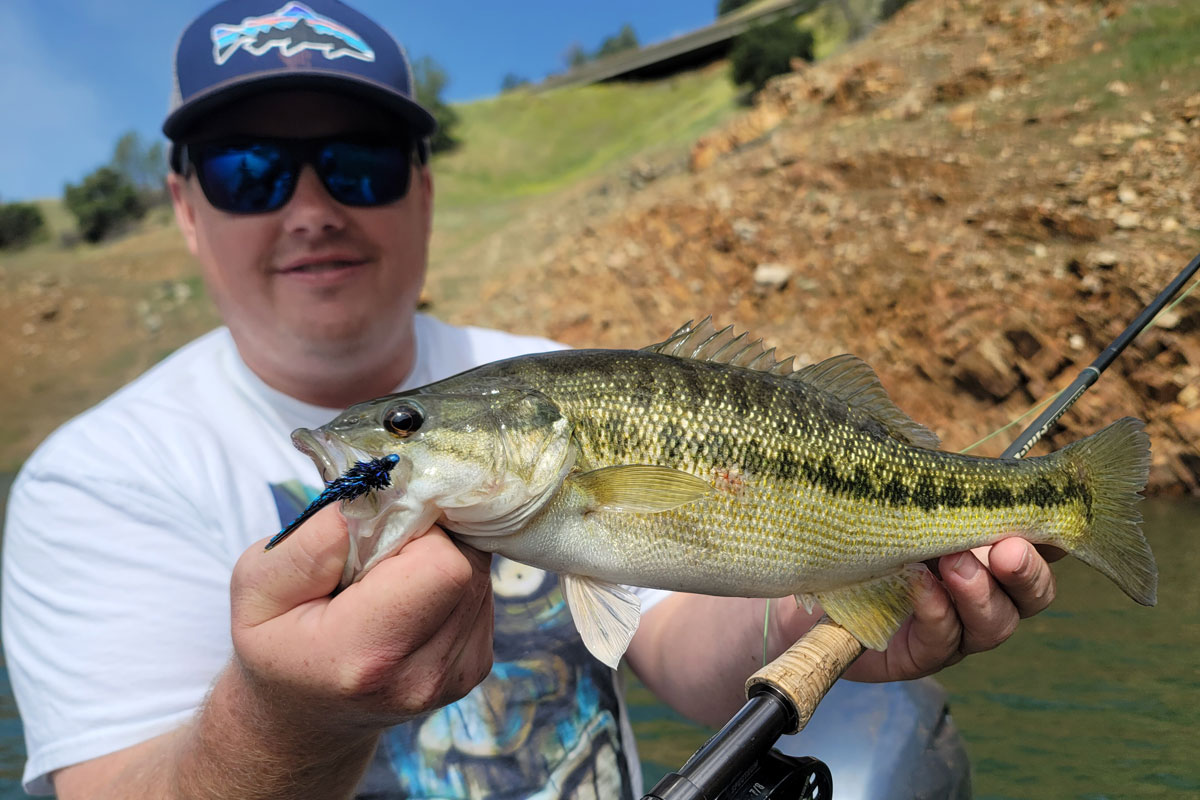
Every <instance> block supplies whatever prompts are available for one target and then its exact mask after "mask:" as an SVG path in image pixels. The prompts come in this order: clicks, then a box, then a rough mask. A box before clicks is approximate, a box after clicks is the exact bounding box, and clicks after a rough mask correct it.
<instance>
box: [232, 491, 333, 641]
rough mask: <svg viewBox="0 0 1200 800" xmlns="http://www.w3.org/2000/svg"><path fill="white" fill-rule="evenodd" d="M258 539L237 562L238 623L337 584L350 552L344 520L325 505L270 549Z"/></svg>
mask: <svg viewBox="0 0 1200 800" xmlns="http://www.w3.org/2000/svg"><path fill="white" fill-rule="evenodd" d="M266 541H267V540H266V539H263V540H261V541H258V542H255V543H254V544H253V545H251V546H250V549H249V550H247V551H246V552H245V553H243V554H242V556H241V558H239V559H238V563H237V566H235V567H234V568H233V577H232V579H231V582H230V594H231V601H232V604H233V615H234V619H235V621H236V622H237V623H239V624H241V625H249V626H254V625H258V624H261V623H263V622H266V621H267V620H270V619H274V618H275V617H278V616H282V615H283V614H286V613H287V612H289V611H291V610H292V609H294V608H297V607H298V606H301V605H303V604H305V603H307V602H309V601H311V600H316V599H318V598H323V597H328V596H329V595H330V594H331V593H332V592H333V590H334V589H336V588H337V584H338V580H339V579H341V577H342V568H343V567H344V566H345V564H346V558H347V557H348V555H349V552H350V537H349V534H348V533H347V530H346V520H345V518H343V517H342V515H341V513H340V511H339V510H338V509H337V508H336V507H332V506H330V507H326V508H323V509H321V510H320V511H318V512H317V513H316V514H314V515H313V517H312V518H311V519H309V520H308V521H307V522H305V523H304V524H303V525H301V526H300V527H299V528H297V529H296V530H295V531H294V532H293V533H292V534H291V536H289V537H288V538H287V539H284V540H283V541H282V542H280V543H279V544H278V545H277V546H276V547H275V548H273V549H271V550H264V549H263V547H264V545H265V544H266Z"/></svg>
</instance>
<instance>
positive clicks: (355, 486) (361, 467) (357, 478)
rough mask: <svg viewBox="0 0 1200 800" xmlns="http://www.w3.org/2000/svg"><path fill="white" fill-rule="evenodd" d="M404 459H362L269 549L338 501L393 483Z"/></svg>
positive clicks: (330, 485)
mask: <svg viewBox="0 0 1200 800" xmlns="http://www.w3.org/2000/svg"><path fill="white" fill-rule="evenodd" d="M399 462H400V456H398V455H396V454H395V453H392V454H390V455H386V456H384V457H383V458H373V459H371V460H370V461H359V462H358V463H357V464H355V465H354V466H352V467H350V468H349V469H348V470H346V471H345V472H343V473H342V474H341V475H339V476H338V477H337V478H334V479H333V480H331V481H329V482H328V483H327V484H325V491H323V492H321V494H319V495H318V496H317V498H316V499H315V500H313V501H312V502H311V503H309V504H308V508H306V509H304V510H303V511H301V512H300V516H298V517H296V518H295V519H294V520H292V522H291V524H290V525H288V526H287V527H286V528H284V529H283V530H281V531H280V532H279V533H277V534H275V535H274V536H272V537H271V541H269V542H267V546H266V548H264V549H266V550H270V549H271V548H272V547H274V546H275V545H277V544H279V543H280V542H282V541H283V540H284V539H286V538H287V537H288V536H289V535H290V534H291V533H292V531H294V530H296V528H299V527H300V526H301V525H302V524H304V522H305V521H307V520H308V518H309V517H311V516H312V515H313V514H315V513H317V512H318V511H320V510H321V509H322V508H324V507H325V506H327V505H329V504H330V503H333V502H335V501H337V500H353V499H354V498H356V497H361V496H362V495H364V494H366V493H367V492H370V491H373V490H375V489H386V488H387V487H388V486H390V485H391V483H392V475H391V473H392V468H393V467H395V466H396V464H398V463H399Z"/></svg>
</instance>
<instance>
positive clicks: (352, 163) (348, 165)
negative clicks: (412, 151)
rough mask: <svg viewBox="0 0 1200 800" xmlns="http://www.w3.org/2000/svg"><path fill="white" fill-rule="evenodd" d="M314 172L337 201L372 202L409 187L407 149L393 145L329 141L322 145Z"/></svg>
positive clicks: (398, 195) (392, 196)
mask: <svg viewBox="0 0 1200 800" xmlns="http://www.w3.org/2000/svg"><path fill="white" fill-rule="evenodd" d="M316 166H317V173H318V174H319V175H320V176H321V180H322V181H324V183H325V188H326V189H328V190H329V193H330V194H331V195H332V196H333V197H334V199H336V200H337V201H338V202H339V203H344V204H346V205H348V206H375V205H383V204H385V203H391V202H394V201H396V200H399V199H400V198H401V197H403V196H404V194H405V193H406V192H407V191H408V177H409V159H408V151H407V150H406V149H405V148H403V147H398V146H395V145H370V144H361V143H355V142H330V143H329V144H327V145H325V146H324V147H322V148H321V152H320V155H319V156H318V158H317V164H316Z"/></svg>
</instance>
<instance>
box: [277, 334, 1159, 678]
mask: <svg viewBox="0 0 1200 800" xmlns="http://www.w3.org/2000/svg"><path fill="white" fill-rule="evenodd" d="M292 440H293V443H294V445H295V446H296V447H297V448H299V449H300V450H301V451H302V452H304V453H306V454H307V455H308V456H309V457H310V458H312V460H313V462H314V463H315V464H316V465H317V467H318V468H319V469H320V470H321V473H322V477H323V478H324V479H325V480H326V481H327V482H332V481H334V480H335V479H336V478H337V476H338V475H339V474H340V473H341V472H342V471H344V470H346V469H347V468H348V467H350V465H353V464H355V463H359V462H364V461H367V462H371V461H375V463H379V462H377V461H376V460H377V459H381V458H385V457H386V458H388V459H389V461H388V462H387V463H388V464H389V465H391V466H390V470H391V471H390V475H389V477H390V484H387V485H386V486H384V488H381V489H378V490H373V491H369V492H366V493H365V494H363V495H361V496H356V497H354V498H352V499H350V500H348V501H344V502H343V505H342V511H343V514H344V516H345V517H346V519H347V520H348V524H349V529H350V539H351V547H350V556H349V558H348V560H347V563H346V567H345V571H344V573H343V576H342V584H341V585H342V587H345V586H348V585H350V584H352V583H353V582H354V581H356V580H358V579H359V578H361V577H362V575H363V574H364V573H366V572H367V571H368V570H370V569H371V568H372V567H373V566H374V565H375V564H377V563H379V562H380V561H381V560H382V559H384V558H387V557H388V556H389V555H391V554H393V553H395V552H397V551H398V550H399V549H400V548H401V547H403V545H404V544H405V543H406V542H407V541H409V540H410V539H411V538H412V537H414V536H419V535H421V534H422V533H424V532H425V531H427V530H429V528H430V527H431V526H432V525H434V524H438V525H440V526H441V527H442V528H443V529H445V530H446V531H447V532H448V533H450V534H451V535H452V536H454V537H456V538H457V539H459V540H460V541H462V542H464V543H466V544H469V545H471V546H473V547H475V548H478V549H480V550H483V551H487V552H492V553H496V554H499V555H502V556H505V557H507V558H509V559H512V560H514V561H519V562H522V563H525V564H528V565H531V566H533V567H537V568H540V569H543V570H548V571H552V572H556V573H558V574H559V576H560V578H561V586H562V591H563V595H564V597H565V599H566V602H567V605H568V606H569V608H570V611H571V615H572V618H573V620H574V622H575V625H576V628H577V629H578V630H579V633H580V635H581V637H582V639H583V641H584V643H585V644H586V645H587V647H588V649H589V650H590V651H591V652H592V653H593V654H594V655H595V656H596V657H597V658H599V659H600V660H601V661H602V662H604V663H606V664H608V665H609V666H611V667H614V668H615V667H616V665H617V663H618V662H619V660H620V658H621V656H622V655H623V654H624V652H625V650H626V648H627V647H628V644H629V642H630V640H631V638H632V637H633V634H634V632H635V631H636V629H637V626H638V623H639V621H640V618H641V608H640V601H639V599H638V597H637V595H636V594H635V593H634V592H633V591H632V590H631V588H630V587H650V588H656V589H666V590H672V591H680V592H695V593H701V594H708V595H721V596H735V597H770V598H774V597H786V596H789V595H794V596H795V597H796V601H797V602H798V603H801V604H803V605H804V606H805V607H806V608H808V609H809V610H810V611H811V610H812V609H813V608H814V607H815V605H816V604H820V606H821V607H822V608H823V610H824V611H825V613H827V614H828V615H829V616H830V617H831V618H832V619H833V620H834V621H835V622H837V623H839V624H840V625H842V626H843V627H844V628H846V629H847V630H848V631H849V632H850V633H851V634H853V635H854V636H855V637H856V638H857V639H858V640H859V641H860V642H861V643H862V644H863V645H864V646H865V647H869V648H872V649H875V650H884V649H886V647H887V644H888V641H889V640H890V638H891V637H892V635H893V634H894V633H895V632H896V631H897V630H898V629H899V627H900V625H901V624H902V623H903V622H904V620H905V619H906V618H907V617H908V616H909V614H910V613H911V612H912V609H913V603H914V598H915V597H916V596H917V593H918V591H919V586H920V584H921V583H922V581H923V580H924V575H925V573H926V571H927V568H926V567H925V566H924V563H923V562H925V561H927V560H929V559H933V558H937V557H939V556H942V555H945V554H948V553H954V552H959V551H963V550H967V549H969V548H973V547H979V546H982V545H988V544H991V543H994V542H996V541H998V540H1000V539H1002V538H1005V537H1007V536H1009V535H1013V534H1016V535H1020V536H1022V537H1024V538H1026V539H1028V540H1029V541H1031V542H1034V543H1037V544H1048V545H1053V546H1055V547H1058V548H1061V549H1062V550H1064V551H1066V552H1067V553H1070V554H1071V555H1073V556H1075V557H1076V558H1078V559H1080V560H1082V561H1083V562H1085V563H1087V564H1089V565H1091V566H1092V567H1094V568H1096V569H1097V570H1099V571H1100V572H1102V573H1103V574H1104V575H1106V576H1108V577H1109V578H1110V579H1111V580H1112V581H1113V582H1114V583H1116V584H1117V586H1119V587H1120V588H1121V589H1122V590H1123V591H1124V592H1125V593H1126V594H1127V595H1129V596H1130V597H1131V598H1132V599H1133V600H1135V601H1137V602H1138V603H1141V604H1143V605H1154V603H1155V600H1156V591H1157V574H1158V572H1157V567H1156V565H1155V562H1154V556H1153V554H1152V553H1151V551H1150V547H1149V545H1148V544H1147V542H1146V539H1145V537H1144V536H1143V534H1142V532H1141V528H1140V522H1141V515H1140V513H1139V511H1138V507H1137V504H1138V502H1139V501H1140V499H1141V492H1142V490H1143V489H1144V487H1145V484H1146V480H1147V477H1148V473H1149V465H1150V440H1149V437H1148V436H1147V434H1146V432H1145V430H1144V424H1143V423H1142V422H1141V421H1140V420H1138V419H1135V418H1133V417H1126V418H1123V419H1120V420H1117V421H1116V422H1113V423H1112V424H1110V425H1109V426H1108V427H1106V428H1104V429H1103V430H1100V431H1099V432H1097V433H1094V434H1092V435H1090V436H1088V437H1086V438H1084V439H1081V440H1079V441H1076V442H1073V443H1071V444H1068V445H1067V446H1066V447H1064V448H1062V449H1060V450H1058V451H1056V452H1053V453H1051V454H1048V455H1042V456H1036V457H1030V458H1024V459H1015V458H984V457H979V456H970V455H963V454H958V453H951V452H946V451H944V450H941V449H939V446H940V445H939V441H938V438H937V436H936V435H935V434H934V433H933V432H932V431H930V430H929V429H928V428H926V427H924V426H922V425H921V424H919V423H918V422H916V421H914V420H913V419H912V418H910V417H909V416H908V415H906V414H905V413H904V412H903V411H901V410H900V409H899V408H898V407H897V406H896V405H895V403H893V402H892V400H891V399H890V398H889V397H888V394H887V392H886V390H885V389H884V387H883V385H882V384H881V383H880V380H879V378H878V376H877V375H876V373H875V371H874V370H873V369H872V368H871V367H870V366H869V365H868V364H867V363H866V362H865V361H863V360H862V359H860V358H858V357H856V356H853V355H848V354H847V355H839V356H834V357H832V358H829V359H826V360H824V361H821V362H819V363H814V364H810V365H807V366H803V367H799V368H797V367H796V366H795V361H794V358H787V359H777V358H776V355H775V350H774V348H772V349H769V350H768V349H766V348H765V346H764V345H763V343H762V340H761V339H755V340H751V338H750V336H749V335H748V334H747V333H741V334H738V335H735V334H734V330H733V327H732V326H728V327H725V328H723V329H721V330H717V329H716V327H715V326H714V325H713V323H712V320H711V318H709V319H705V320H704V321H702V322H701V323H699V324H693V323H692V322H689V323H687V324H685V325H683V326H682V327H681V328H679V329H678V330H677V331H675V332H674V333H673V334H672V335H671V336H670V337H668V338H667V339H666V340H664V341H662V342H660V343H657V344H653V345H650V346H648V347H645V348H642V349H641V350H596V349H593V350H563V351H555V352H549V353H539V354H532V355H526V356H520V357H517V358H512V359H507V360H504V361H497V362H493V363H490V364H485V365H483V366H480V367H477V368H475V369H472V370H469V371H466V372H463V373H460V374H458V375H455V376H453V377H450V378H447V379H445V380H442V381H438V382H436V383H432V384H429V385H427V386H423V387H421V388H417V389H413V390H411V391H406V392H401V393H398V394H391V395H387V396H384V397H380V398H377V399H374V400H371V401H368V402H364V403H360V404H357V405H354V406H351V407H349V408H347V409H346V410H345V411H344V412H342V413H341V414H340V415H339V416H337V417H336V418H335V419H333V420H331V421H330V422H328V423H326V424H325V425H322V426H320V427H319V428H315V429H306V428H300V429H297V430H296V431H295V432H294V433H293V434H292Z"/></svg>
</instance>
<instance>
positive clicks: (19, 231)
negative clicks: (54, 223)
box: [0, 203, 46, 248]
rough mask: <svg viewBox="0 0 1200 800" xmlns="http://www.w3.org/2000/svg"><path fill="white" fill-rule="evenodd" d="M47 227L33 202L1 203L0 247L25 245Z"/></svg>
mask: <svg viewBox="0 0 1200 800" xmlns="http://www.w3.org/2000/svg"><path fill="white" fill-rule="evenodd" d="M45 227H46V219H45V217H43V216H42V210H41V209H40V208H38V207H37V206H35V205H34V204H33V203H0V248H7V247H13V248H16V247H24V246H25V245H27V244H29V243H30V242H31V241H33V238H34V237H35V236H37V235H38V234H39V233H40V232H41V231H42V230H43V229H44V228H45Z"/></svg>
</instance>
